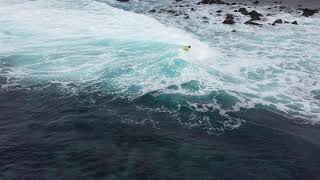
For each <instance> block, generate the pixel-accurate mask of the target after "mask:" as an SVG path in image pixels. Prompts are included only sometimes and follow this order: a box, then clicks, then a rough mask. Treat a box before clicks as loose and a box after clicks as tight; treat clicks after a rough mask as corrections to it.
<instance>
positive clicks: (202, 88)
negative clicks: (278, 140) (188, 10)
mask: <svg viewBox="0 0 320 180" xmlns="http://www.w3.org/2000/svg"><path fill="white" fill-rule="evenodd" d="M135 3H138V2H135ZM140 3H141V4H140V6H131V7H130V4H129V5H126V7H125V8H124V7H123V6H124V5H122V4H117V3H115V2H114V1H101V2H97V1H92V0H79V1H77V2H74V1H70V0H52V1H47V0H37V1H28V0H10V1H9V0H1V1H0V58H1V60H0V76H1V78H2V79H1V81H3V82H4V83H2V85H1V89H2V90H10V89H14V88H21V89H32V88H35V87H36V88H39V87H40V89H41V87H44V86H47V85H48V84H55V85H57V86H59V87H60V88H61V89H62V90H63V91H64V92H65V93H77V92H81V91H98V90H99V91H101V90H102V91H104V92H106V93H110V94H115V95H117V96H119V97H123V98H128V99H131V100H132V99H133V100H134V99H136V98H139V97H141V96H144V95H146V94H151V95H152V96H154V97H157V98H158V100H159V101H161V102H162V106H161V108H160V109H161V110H164V109H166V110H168V109H169V110H170V111H171V110H172V108H171V106H172V104H175V106H176V111H179V110H180V108H181V107H182V106H188V107H190V108H191V109H193V110H194V111H197V112H207V111H210V110H215V111H218V112H219V114H220V115H222V116H224V117H225V118H227V119H228V121H227V123H225V124H224V125H225V126H228V127H232V128H234V127H239V126H240V125H241V122H242V121H241V120H239V119H238V118H232V117H230V116H229V115H228V112H235V111H240V110H241V108H245V109H249V108H257V107H259V108H264V109H268V110H270V111H274V112H277V113H280V114H283V115H284V116H287V117H289V118H293V119H294V118H299V119H303V120H304V121H305V122H308V123H316V122H319V121H320V53H319V52H320V49H319V47H320V33H319V28H317V27H319V25H320V19H319V18H317V17H311V18H304V17H301V16H300V15H298V14H288V13H286V12H283V13H280V14H278V15H275V16H277V17H279V18H280V17H281V18H287V19H288V18H289V19H292V20H298V22H299V25H298V26H296V25H292V24H285V25H282V26H281V27H279V26H277V27H273V26H264V27H251V26H250V27H249V26H247V25H244V24H242V23H241V24H237V25H235V26H233V27H230V26H226V25H223V24H221V23H219V20H220V19H219V18H221V19H222V18H223V17H214V18H212V19H210V22H209V23H203V22H201V20H199V18H198V17H201V16H204V15H206V16H208V14H209V12H210V11H212V12H213V11H216V10H217V9H214V8H211V9H208V7H200V11H197V12H194V13H193V14H191V15H190V19H189V20H185V19H183V18H182V17H175V18H168V16H169V15H167V14H151V13H147V11H146V12H143V11H142V10H141V9H143V8H145V7H146V6H147V5H145V4H143V3H142V2H140ZM162 3H166V2H165V1H164V2H162ZM128 6H129V8H128ZM221 8H222V9H223V8H224V7H220V9H221ZM263 8H264V7H260V11H262V12H263V10H264V9H263ZM147 10H149V9H147ZM223 10H224V11H228V10H227V9H226V8H225V9H223ZM238 20H239V21H241V22H242V21H244V20H243V19H241V17H238ZM211 21H212V22H215V21H218V23H211ZM266 23H268V20H266ZM233 29H237V32H236V33H231V30H233ZM185 43H188V44H190V45H191V46H192V48H191V51H190V52H187V53H186V52H183V51H182V50H181V47H182V45H184V44H185ZM87 87H90V88H87ZM141 108H147V107H141ZM170 108H171V109H170ZM161 110H159V109H154V110H153V111H161ZM208 118H209V117H207V116H206V117H202V119H201V120H197V121H198V123H203V121H208ZM190 119H191V120H190V121H192V123H190V122H184V123H187V124H188V125H190V126H193V125H195V124H193V122H194V119H195V117H194V115H192V114H191V115H190ZM208 122H209V123H214V122H215V120H214V119H210V120H209V121H208ZM210 126H211V125H210Z"/></svg>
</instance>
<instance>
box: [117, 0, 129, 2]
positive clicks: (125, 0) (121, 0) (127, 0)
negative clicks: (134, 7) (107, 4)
mask: <svg viewBox="0 0 320 180" xmlns="http://www.w3.org/2000/svg"><path fill="white" fill-rule="evenodd" d="M117 1H119V2H129V0H117Z"/></svg>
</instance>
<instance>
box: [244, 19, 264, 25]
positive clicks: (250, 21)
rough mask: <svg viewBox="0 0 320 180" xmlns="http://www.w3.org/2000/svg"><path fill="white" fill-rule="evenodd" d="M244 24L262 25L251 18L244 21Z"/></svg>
mask: <svg viewBox="0 0 320 180" xmlns="http://www.w3.org/2000/svg"><path fill="white" fill-rule="evenodd" d="M244 24H248V25H255V26H262V24H259V23H256V22H254V21H253V20H252V19H251V20H249V21H246V22H245V23H244Z"/></svg>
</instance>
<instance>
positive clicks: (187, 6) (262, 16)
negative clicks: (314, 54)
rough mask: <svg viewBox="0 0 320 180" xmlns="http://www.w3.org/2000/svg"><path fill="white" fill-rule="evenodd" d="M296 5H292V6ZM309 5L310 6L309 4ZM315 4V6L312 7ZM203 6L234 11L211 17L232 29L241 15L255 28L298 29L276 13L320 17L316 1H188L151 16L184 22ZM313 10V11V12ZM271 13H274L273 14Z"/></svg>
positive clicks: (177, 0) (176, 1)
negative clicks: (283, 26)
mask: <svg viewBox="0 0 320 180" xmlns="http://www.w3.org/2000/svg"><path fill="white" fill-rule="evenodd" d="M117 1H119V2H124V3H125V2H130V0H117ZM311 1H312V2H313V4H314V5H313V6H310V3H311ZM292 2H293V3H292ZM306 2H307V3H306ZM311 4H312V3H311ZM201 6H216V7H219V6H228V7H230V9H231V10H232V11H233V13H230V12H228V13H225V14H223V12H222V10H217V11H216V14H213V13H212V12H211V13H210V15H215V16H222V15H223V16H224V17H225V18H224V20H223V21H222V22H221V23H223V24H227V25H233V24H237V23H240V22H237V21H236V20H235V17H237V16H238V15H240V14H241V15H244V16H247V17H248V18H249V19H248V20H246V21H245V22H244V23H243V24H246V25H253V26H260V27H261V26H264V25H271V26H276V25H280V24H293V25H298V24H299V23H298V21H297V20H289V19H279V18H275V17H271V15H272V13H273V14H274V13H275V11H277V12H279V13H280V12H287V13H297V14H299V15H300V16H302V17H311V16H318V15H319V14H320V13H319V12H320V10H319V9H320V2H317V0H308V1H305V2H303V3H301V2H299V0H292V1H290V0H284V1H281V0H274V1H270V0H262V1H261V0H251V1H250V0H241V1H239V0H200V1H185V0H173V3H172V5H171V6H169V7H167V8H159V9H156V8H154V9H151V10H149V13H166V14H168V15H172V16H183V17H184V19H189V18H190V14H189V13H190V12H193V11H197V7H201ZM260 6H264V7H267V10H269V11H270V13H269V12H267V13H266V12H264V13H262V12H258V10H257V9H258V7H260ZM310 7H312V8H310ZM249 9H250V10H249ZM271 11H272V13H271ZM209 18H210V17H207V16H203V17H201V18H200V19H201V20H202V22H203V23H209V21H208V19H209ZM268 18H270V19H272V18H273V19H272V22H273V23H264V22H265V21H266V19H268Z"/></svg>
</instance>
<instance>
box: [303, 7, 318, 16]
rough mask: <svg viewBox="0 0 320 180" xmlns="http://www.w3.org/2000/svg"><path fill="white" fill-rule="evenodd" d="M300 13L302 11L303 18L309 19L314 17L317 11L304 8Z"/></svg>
mask: <svg viewBox="0 0 320 180" xmlns="http://www.w3.org/2000/svg"><path fill="white" fill-rule="evenodd" d="M302 11H303V13H302V16H305V17H309V16H312V15H314V14H315V13H318V10H316V9H308V8H305V9H302Z"/></svg>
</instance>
